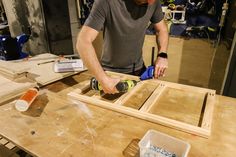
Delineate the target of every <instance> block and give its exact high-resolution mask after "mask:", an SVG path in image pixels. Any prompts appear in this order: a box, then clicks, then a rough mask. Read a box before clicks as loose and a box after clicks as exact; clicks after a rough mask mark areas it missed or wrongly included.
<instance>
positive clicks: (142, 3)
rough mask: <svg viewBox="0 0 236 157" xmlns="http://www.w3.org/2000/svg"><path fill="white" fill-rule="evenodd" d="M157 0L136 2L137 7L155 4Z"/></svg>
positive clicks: (136, 0) (139, 0) (137, 0)
mask: <svg viewBox="0 0 236 157" xmlns="http://www.w3.org/2000/svg"><path fill="white" fill-rule="evenodd" d="M155 1H156V0H134V2H135V3H136V4H137V5H145V4H149V5H150V4H153V3H154V2H155Z"/></svg>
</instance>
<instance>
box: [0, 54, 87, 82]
mask: <svg viewBox="0 0 236 157" xmlns="http://www.w3.org/2000/svg"><path fill="white" fill-rule="evenodd" d="M58 59H59V57H58V56H56V55H53V54H49V53H45V54H40V55H37V56H34V57H32V58H29V59H27V60H16V61H0V73H1V74H2V75H5V76H6V77H8V78H10V79H16V78H20V77H22V75H25V76H26V77H27V78H29V79H32V80H33V81H35V82H37V83H38V84H39V85H40V86H44V85H47V84H49V83H52V82H55V81H57V80H60V79H62V78H65V77H68V76H71V75H74V74H77V73H78V72H81V71H84V70H86V69H84V70H81V71H76V72H65V73H56V72H54V70H53V65H54V61H56V60H58Z"/></svg>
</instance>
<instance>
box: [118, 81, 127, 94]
mask: <svg viewBox="0 0 236 157" xmlns="http://www.w3.org/2000/svg"><path fill="white" fill-rule="evenodd" d="M116 89H117V90H118V91H119V92H127V91H128V83H127V82H119V83H117V85H116Z"/></svg>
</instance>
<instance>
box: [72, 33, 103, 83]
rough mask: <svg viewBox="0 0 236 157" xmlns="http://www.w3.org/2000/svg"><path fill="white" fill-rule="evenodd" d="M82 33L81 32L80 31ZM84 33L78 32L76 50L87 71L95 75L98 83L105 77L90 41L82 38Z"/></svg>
mask: <svg viewBox="0 0 236 157" xmlns="http://www.w3.org/2000/svg"><path fill="white" fill-rule="evenodd" d="M82 31H83V30H82ZM83 33H84V32H80V35H79V36H78V39H77V44H76V48H77V50H78V52H79V55H80V57H81V59H82V60H83V62H84V64H85V65H86V66H87V68H88V69H89V71H90V72H91V73H92V74H93V75H95V77H96V78H97V79H98V81H101V79H102V78H104V77H105V76H106V74H105V72H104V70H103V69H102V67H101V65H100V63H99V60H98V58H97V55H96V52H95V49H94V47H93V45H92V42H93V41H92V40H90V39H87V38H84V37H83V35H84V34H83Z"/></svg>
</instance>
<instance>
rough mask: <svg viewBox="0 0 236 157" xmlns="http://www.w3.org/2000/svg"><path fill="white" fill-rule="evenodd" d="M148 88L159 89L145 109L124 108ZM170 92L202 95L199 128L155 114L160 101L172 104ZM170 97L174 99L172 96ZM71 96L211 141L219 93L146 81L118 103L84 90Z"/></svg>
mask: <svg viewBox="0 0 236 157" xmlns="http://www.w3.org/2000/svg"><path fill="white" fill-rule="evenodd" d="M109 74H110V75H112V76H113V75H118V76H120V77H121V78H122V79H136V80H137V79H138V78H137V77H134V76H129V75H124V74H117V73H110V72H109ZM147 84H153V85H155V89H154V90H153V91H152V92H151V94H150V96H149V97H148V98H146V97H145V100H146V101H145V102H144V103H143V104H142V105H141V107H139V108H138V109H134V108H131V107H127V106H124V104H125V103H126V102H127V101H128V100H129V99H131V98H132V96H133V95H135V94H137V93H138V92H140V89H142V88H143V87H144V86H146V85H147ZM86 89H87V88H86ZM168 90H169V91H171V90H172V93H175V92H176V91H177V92H180V93H184V94H185V93H187V94H188V93H189V94H191V95H193V96H195V95H197V94H198V93H199V95H200V100H201V101H200V102H202V104H200V105H199V106H200V107H199V109H198V112H197V113H199V119H198V124H197V125H193V124H189V123H186V122H183V121H180V120H176V119H173V118H168V117H166V116H165V115H164V116H160V115H158V114H155V113H151V109H153V108H155V109H156V108H158V107H159V104H160V103H159V102H158V101H160V100H167V102H168V101H171V100H169V98H166V95H165V94H163V93H164V92H167V91H168ZM175 90H176V91H175ZM149 92H150V91H149ZM184 94H182V95H183V97H184V98H185V97H187V96H186V95H184ZM169 95H171V93H170V94H169ZM68 96H69V97H70V98H72V99H77V100H80V101H83V102H86V103H88V104H92V105H95V106H99V107H102V108H105V109H109V110H113V111H116V112H120V113H123V114H127V115H130V116H133V117H137V118H140V119H143V120H147V121H150V122H154V123H158V124H161V125H164V126H167V127H171V128H174V129H177V130H181V131H184V132H188V133H192V134H195V135H198V136H202V137H206V138H208V137H209V136H210V134H211V124H212V117H213V110H214V104H215V91H214V90H210V89H205V88H199V87H193V86H187V85H181V84H176V83H170V82H165V81H159V80H146V81H142V82H139V84H138V85H137V86H136V87H135V88H134V89H132V90H131V91H129V92H128V93H125V94H124V95H122V96H120V97H119V98H118V99H117V100H116V101H115V102H108V101H106V100H104V99H99V98H97V97H91V96H87V95H84V94H83V93H82V92H81V90H78V89H76V90H74V91H72V92H70V93H69V94H68ZM176 97H177V96H176ZM177 98H178V97H177ZM194 101H195V100H193V102H194ZM178 103H179V102H178ZM181 103H182V102H180V104H181ZM189 105H191V104H189ZM164 106H165V103H164ZM193 107H194V106H193ZM186 109H188V108H186ZM186 115H187V113H186Z"/></svg>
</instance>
